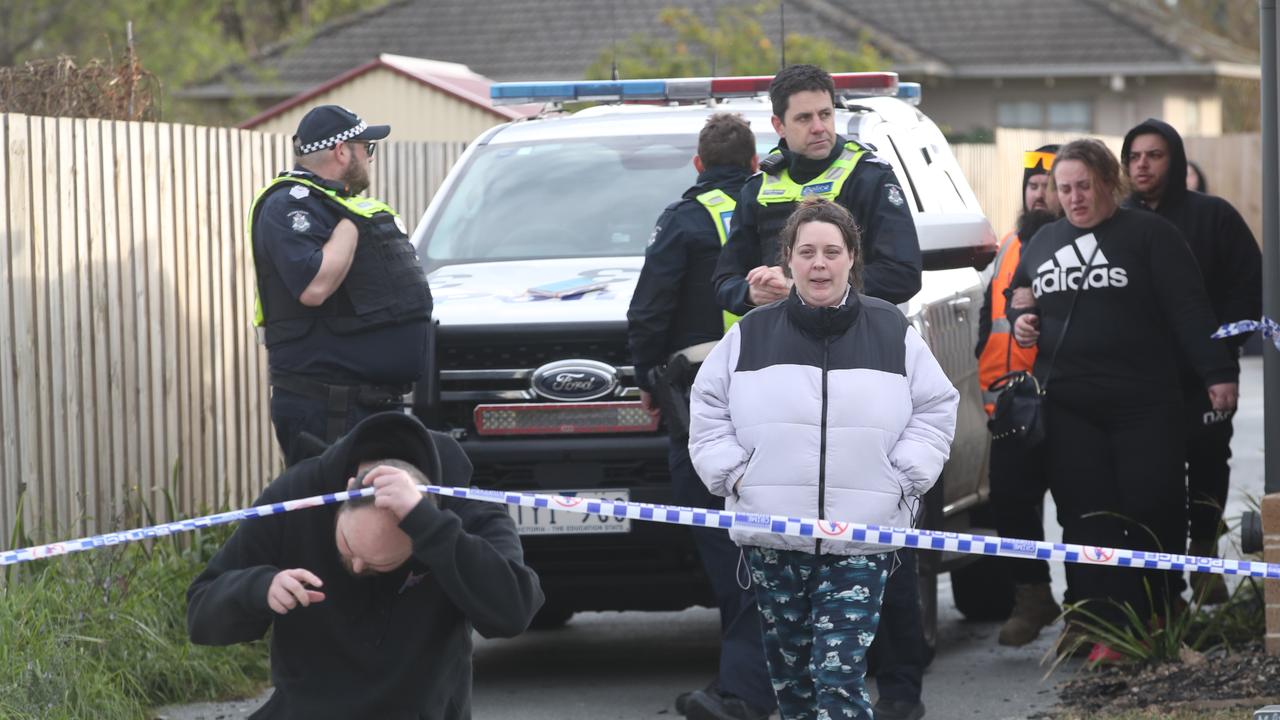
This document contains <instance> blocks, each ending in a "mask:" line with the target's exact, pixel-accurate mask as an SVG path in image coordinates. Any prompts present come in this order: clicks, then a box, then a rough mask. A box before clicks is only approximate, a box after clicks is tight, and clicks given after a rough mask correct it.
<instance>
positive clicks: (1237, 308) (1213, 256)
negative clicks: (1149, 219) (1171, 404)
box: [1120, 119, 1262, 348]
mask: <svg viewBox="0 0 1280 720" xmlns="http://www.w3.org/2000/svg"><path fill="white" fill-rule="evenodd" d="M1150 133H1156V134H1158V135H1160V136H1161V137H1163V138H1164V139H1165V142H1167V143H1168V144H1169V174H1168V177H1166V178H1165V188H1164V195H1163V196H1162V197H1161V198H1160V202H1159V203H1157V205H1156V207H1155V208H1154V209H1152V208H1150V207H1149V206H1148V205H1147V203H1146V202H1145V201H1144V200H1143V199H1142V197H1141V196H1140V195H1138V194H1137V193H1134V194H1132V195H1130V196H1129V197H1128V198H1127V199H1126V200H1125V203H1124V204H1125V206H1127V207H1136V208H1143V209H1146V210H1152V211H1153V212H1155V213H1156V214H1158V215H1160V216H1161V217H1163V218H1165V219H1166V220H1168V221H1169V222H1171V223H1173V224H1174V225H1175V226H1176V227H1177V228H1178V229H1179V230H1181V231H1182V235H1183V237H1185V238H1186V240H1187V244H1188V245H1189V246H1190V247H1191V253H1192V254H1193V255H1195V257H1196V262H1198V263H1199V264H1200V274H1201V276H1202V277H1203V278H1204V285H1205V290H1206V291H1207V292H1208V294H1209V302H1210V304H1211V305H1212V306H1213V312H1214V315H1215V317H1216V319H1217V321H1218V323H1219V324H1222V323H1228V322H1234V321H1236V320H1257V319H1258V318H1259V317H1261V316H1262V252H1261V251H1260V250H1259V249H1258V243H1257V241H1256V240H1254V237H1253V233H1252V232H1250V230H1249V226H1248V225H1246V224H1245V222H1244V218H1242V217H1240V213H1238V212H1236V209H1235V208H1234V207H1232V206H1231V203H1229V202H1227V201H1226V200H1223V199H1222V198H1220V197H1216V196H1214V195H1204V194H1201V193H1198V192H1195V191H1193V190H1188V189H1187V152H1186V149H1185V148H1184V147H1183V144H1182V136H1180V135H1179V134H1178V131H1177V130H1174V129H1173V127H1172V126H1171V125H1169V124H1168V123H1165V122H1162V121H1160V120H1155V119H1148V120H1145V121H1144V122H1142V123H1141V124H1140V125H1138V126H1137V127H1135V128H1133V129H1132V130H1130V131H1129V132H1128V134H1126V135H1125V136H1124V145H1123V147H1122V148H1121V151H1120V157H1121V158H1122V159H1125V158H1128V157H1129V147H1130V146H1131V145H1132V144H1133V139H1134V138H1136V137H1137V136H1139V135H1146V134H1150ZM1125 168H1126V175H1127V174H1128V163H1127V162H1126V163H1125ZM1247 337H1248V336H1247V335H1239V336H1237V337H1236V338H1233V339H1230V340H1226V341H1224V342H1226V343H1228V345H1229V346H1230V347H1232V348H1235V347H1239V346H1240V345H1242V344H1244V341H1245V339H1246V338H1247Z"/></svg>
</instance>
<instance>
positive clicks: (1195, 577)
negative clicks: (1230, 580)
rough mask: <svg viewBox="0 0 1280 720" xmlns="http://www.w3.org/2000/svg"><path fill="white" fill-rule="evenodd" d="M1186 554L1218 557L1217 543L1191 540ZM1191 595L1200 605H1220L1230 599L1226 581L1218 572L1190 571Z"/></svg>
mask: <svg viewBox="0 0 1280 720" xmlns="http://www.w3.org/2000/svg"><path fill="white" fill-rule="evenodd" d="M1187 554H1188V555H1197V556H1199V557H1213V558H1216V557H1218V543H1217V542H1216V541H1215V542H1206V541H1204V540H1192V541H1191V546H1190V547H1188V548H1187ZM1191 597H1192V598H1193V599H1194V600H1198V601H1199V602H1200V604H1201V605H1221V604H1222V603H1224V602H1226V601H1227V600H1230V599H1231V593H1229V592H1227V581H1226V580H1225V579H1224V578H1223V577H1222V576H1221V575H1219V574H1218V573H1204V572H1193V573H1191Z"/></svg>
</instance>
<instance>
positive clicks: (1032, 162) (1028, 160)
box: [1022, 150, 1056, 172]
mask: <svg viewBox="0 0 1280 720" xmlns="http://www.w3.org/2000/svg"><path fill="white" fill-rule="evenodd" d="M1054 157H1056V155H1055V154H1054V153H1051V152H1041V151H1039V150H1028V151H1027V152H1024V153H1022V167H1023V169H1025V170H1034V169H1035V168H1036V167H1040V168H1042V169H1043V170H1044V171H1045V172H1048V171H1049V170H1052V169H1053V158H1054Z"/></svg>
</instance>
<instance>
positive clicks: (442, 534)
mask: <svg viewBox="0 0 1280 720" xmlns="http://www.w3.org/2000/svg"><path fill="white" fill-rule="evenodd" d="M387 458H397V459H401V460H406V461H408V462H410V463H412V464H413V465H415V466H416V467H418V468H420V469H422V470H423V472H424V473H425V474H426V476H427V478H428V480H429V481H430V482H433V483H438V484H442V485H453V486H465V485H469V484H470V480H471V462H470V461H469V460H468V459H467V457H466V455H465V454H464V453H463V451H462V449H461V448H460V447H459V446H458V444H457V443H456V442H455V441H454V440H453V439H452V438H449V437H448V436H446V435H441V434H439V433H434V432H430V431H428V430H427V429H425V428H424V427H423V426H422V425H421V423H419V422H418V421H417V420H415V419H414V418H413V417H411V416H408V415H405V414H402V413H394V412H388V413H380V414H378V415H373V416H371V417H369V418H367V419H365V420H364V421H362V422H361V423H360V424H358V425H356V427H355V428H354V429H352V430H351V432H350V433H348V434H347V435H346V436H345V437H343V438H342V439H340V440H339V441H338V442H337V443H335V444H334V445H333V446H331V447H330V448H329V449H328V450H327V451H325V453H324V454H323V455H321V456H319V457H314V458H310V459H308V460H305V461H303V462H301V463H298V464H297V465H295V466H293V467H291V468H289V469H288V470H286V471H285V472H284V474H283V475H281V476H280V477H278V478H276V479H275V480H274V481H272V482H271V484H270V485H268V486H267V489H266V490H265V491H263V493H262V496H261V497H260V498H258V500H257V502H256V503H255V505H262V504H267V503H275V502H282V501H285V500H291V499H296V498H304V497H311V496H313V495H319V494H323V493H330V492H339V491H342V490H345V489H346V484H347V479H348V478H350V477H352V476H354V474H355V470H356V466H357V465H358V464H359V463H360V462H361V461H363V460H375V459H387ZM336 515H337V506H335V505H324V506H321V507H316V508H309V509H305V510H295V511H292V512H287V513H284V514H281V515H272V516H269V517H266V518H259V519H254V520H246V521H243V522H242V523H241V524H240V527H238V528H237V529H236V531H235V533H234V534H233V535H232V536H231V539H230V540H228V541H227V544H226V545H224V546H223V547H222V549H221V550H219V551H218V554H217V555H215V556H214V558H213V560H211V561H210V562H209V566H208V567H207V568H206V569H205V571H204V572H203V573H201V574H200V576H199V577H198V578H196V579H195V581H194V582H192V583H191V587H190V588H188V589H187V630H188V633H189V634H190V636H191V641H192V642H194V643H197V644H201V645H229V644H232V643H238V642H248V641H251V640H257V639H260V638H261V637H262V636H263V635H264V634H265V633H266V631H267V629H268V628H272V633H271V680H272V683H273V684H274V685H275V693H274V694H273V695H272V696H271V699H270V700H269V701H268V702H267V704H266V705H264V706H263V707H262V709H260V710H259V711H258V712H257V713H255V714H254V716H253V717H255V718H300V719H302V718H305V719H306V720H314V719H315V718H375V717H376V718H431V719H432V720H445V719H448V720H455V719H459V720H460V719H465V718H469V717H471V630H472V628H473V627H474V629H475V630H477V631H479V633H480V634H481V635H483V636H485V637H510V636H513V635H517V634H519V633H520V632H522V631H524V629H525V628H526V627H527V626H528V624H529V621H530V620H531V619H532V618H533V615H534V613H535V612H537V610H538V608H539V607H540V606H541V605H542V600H543V595H542V589H541V586H540V584H539V582H538V577H537V575H536V574H534V572H533V570H531V569H529V568H528V567H527V566H525V564H524V561H523V551H522V549H521V546H520V538H519V536H517V534H516V530H515V525H514V523H512V521H511V519H510V517H509V516H508V515H507V513H506V510H505V509H504V508H503V506H501V505H496V504H493V503H487V502H476V501H470V500H458V499H452V498H441V499H440V502H439V506H438V507H437V505H436V503H435V502H432V501H431V500H428V499H424V500H423V501H422V502H419V503H418V505H417V507H415V508H414V509H413V510H412V511H410V513H409V514H408V515H406V516H405V518H404V520H402V521H401V523H400V528H401V529H402V530H404V532H405V533H406V534H408V536H409V537H410V539H411V540H412V541H413V556H412V557H411V558H410V559H409V561H408V562H406V563H405V564H404V565H403V566H401V567H400V568H398V569H396V570H394V571H391V572H388V573H380V574H377V575H373V576H369V577H355V576H353V575H351V574H349V573H348V572H347V571H346V570H345V569H344V567H343V565H342V563H341V560H340V556H339V554H338V550H337V547H336V545H335V540H334V523H335V520H336ZM289 568H304V569H307V570H310V571H311V572H313V573H315V574H316V575H318V576H319V577H320V579H321V580H323V581H324V587H323V588H322V590H323V592H324V593H325V599H324V600H323V601H322V602H320V603H316V604H313V605H311V606H310V607H305V608H304V607H298V608H296V609H294V610H292V611H290V612H289V613H288V614H286V615H277V614H275V613H274V612H273V611H272V610H271V609H270V608H269V607H268V606H267V588H268V587H269V586H270V585H271V580H272V578H273V577H274V576H275V575H276V573H278V572H280V571H281V570H284V569H289Z"/></svg>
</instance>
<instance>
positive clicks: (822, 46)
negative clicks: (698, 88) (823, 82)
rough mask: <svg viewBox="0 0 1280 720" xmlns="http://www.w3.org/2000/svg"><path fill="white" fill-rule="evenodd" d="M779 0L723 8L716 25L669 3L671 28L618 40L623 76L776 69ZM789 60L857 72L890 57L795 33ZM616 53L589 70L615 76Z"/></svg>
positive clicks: (864, 46) (863, 46) (789, 40)
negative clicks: (772, 27) (772, 20)
mask: <svg viewBox="0 0 1280 720" xmlns="http://www.w3.org/2000/svg"><path fill="white" fill-rule="evenodd" d="M777 8H778V4H777V2H776V1H775V0H766V1H765V2H760V3H758V4H755V5H750V6H742V5H730V6H724V7H720V8H717V10H716V12H715V22H714V25H708V24H707V23H706V22H704V21H703V20H702V19H701V18H699V17H698V16H697V14H696V13H694V12H693V11H691V10H689V9H688V8H683V7H674V6H672V7H667V8H665V9H663V10H662V11H661V12H660V13H659V14H658V22H659V23H660V24H661V26H662V27H663V28H665V29H666V32H663V33H662V34H661V35H657V34H653V35H651V34H645V33H637V34H635V35H632V36H631V37H630V38H628V39H627V40H625V41H624V42H621V43H619V44H618V47H617V53H616V58H617V65H618V76H619V77H620V78H624V79H625V78H645V77H702V76H708V75H772V74H773V73H775V72H777V71H778V65H779V62H780V60H781V53H779V51H778V45H777V42H775V41H774V40H773V39H770V38H769V37H767V36H766V35H765V33H764V29H763V28H762V27H761V24H760V20H761V18H762V17H764V15H765V13H767V12H775V11H777ZM786 57H787V64H794V63H812V64H814V65H817V66H819V67H822V68H825V69H827V70H829V71H831V72H857V71H862V70H878V69H881V68H884V67H885V65H886V64H887V61H886V60H885V58H884V57H882V56H881V55H880V53H878V52H877V51H876V50H875V48H873V47H872V46H871V45H870V44H869V43H867V42H865V41H864V42H861V43H859V45H858V46H857V47H856V48H855V49H854V50H852V51H850V50H845V49H842V48H840V47H837V46H836V45H835V43H832V42H831V41H829V40H824V39H821V38H816V37H813V36H810V35H800V34H794V33H789V34H788V35H787V37H786ZM614 58H615V53H614V51H613V49H612V48H610V49H608V50H605V51H603V52H601V53H600V56H599V57H598V58H597V59H596V61H595V62H593V63H592V64H591V65H590V66H589V67H588V68H587V72H586V77H587V78H589V79H605V78H609V77H610V76H611V73H612V67H613V62H614Z"/></svg>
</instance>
